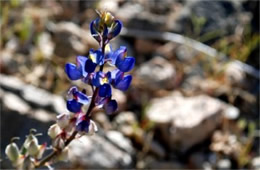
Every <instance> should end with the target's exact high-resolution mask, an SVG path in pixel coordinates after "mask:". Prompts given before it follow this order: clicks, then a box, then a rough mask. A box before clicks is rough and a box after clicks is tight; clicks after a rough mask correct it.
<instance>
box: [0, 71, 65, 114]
mask: <svg viewBox="0 0 260 170" xmlns="http://www.w3.org/2000/svg"><path fill="white" fill-rule="evenodd" d="M0 77H1V81H0V86H1V87H2V88H3V89H5V90H7V91H10V92H12V93H16V94H18V95H19V96H20V97H21V98H22V99H24V100H25V102H27V103H29V104H30V105H32V107H36V108H38V107H41V108H43V109H47V110H49V111H52V112H56V113H64V112H66V111H67V110H66V103H65V100H64V99H63V97H61V96H58V95H54V94H51V93H49V92H48V91H46V90H44V89H40V88H37V87H35V86H33V85H27V84H25V83H23V82H22V81H21V80H20V79H18V78H16V77H12V76H6V75H3V74H0Z"/></svg>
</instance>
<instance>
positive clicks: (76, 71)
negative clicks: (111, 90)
mask: <svg viewBox="0 0 260 170" xmlns="http://www.w3.org/2000/svg"><path fill="white" fill-rule="evenodd" d="M76 61H77V66H76V65H75V64H72V63H67V64H66V65H65V72H66V73H67V75H68V77H69V79H71V80H78V79H80V78H83V77H87V76H88V73H92V72H94V71H95V68H96V66H97V64H95V63H93V62H92V60H90V59H88V58H87V57H84V56H77V60H76Z"/></svg>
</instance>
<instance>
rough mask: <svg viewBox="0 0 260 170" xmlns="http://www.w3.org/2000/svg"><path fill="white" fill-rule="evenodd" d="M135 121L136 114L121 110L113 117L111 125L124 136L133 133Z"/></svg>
mask: <svg viewBox="0 0 260 170" xmlns="http://www.w3.org/2000/svg"><path fill="white" fill-rule="evenodd" d="M136 123H137V119H136V116H135V114H134V113H133V112H121V113H119V114H118V116H117V117H116V118H115V121H114V122H113V125H114V127H115V128H117V129H118V130H119V131H120V132H122V133H123V134H124V135H126V136H132V135H133V134H134V129H133V125H134V124H136Z"/></svg>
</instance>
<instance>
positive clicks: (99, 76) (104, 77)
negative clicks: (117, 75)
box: [92, 71, 111, 87]
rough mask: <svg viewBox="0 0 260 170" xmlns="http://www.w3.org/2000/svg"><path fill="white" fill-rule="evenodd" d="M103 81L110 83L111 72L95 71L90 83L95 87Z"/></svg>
mask: <svg viewBox="0 0 260 170" xmlns="http://www.w3.org/2000/svg"><path fill="white" fill-rule="evenodd" d="M105 83H108V84H109V83H111V72H110V71H109V72H107V73H106V74H105V73H103V72H102V71H99V72H96V73H95V74H94V76H93V79H92V84H93V85H94V86H96V87H99V86H101V85H103V84H105Z"/></svg>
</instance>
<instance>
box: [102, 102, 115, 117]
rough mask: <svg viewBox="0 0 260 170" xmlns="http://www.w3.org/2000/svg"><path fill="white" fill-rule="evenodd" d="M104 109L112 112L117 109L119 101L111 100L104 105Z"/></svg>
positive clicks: (108, 112)
mask: <svg viewBox="0 0 260 170" xmlns="http://www.w3.org/2000/svg"><path fill="white" fill-rule="evenodd" d="M104 109H105V111H106V113H107V114H111V113H113V112H115V111H116V110H117V102H116V100H110V101H109V102H108V103H106V104H105V105H104Z"/></svg>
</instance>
